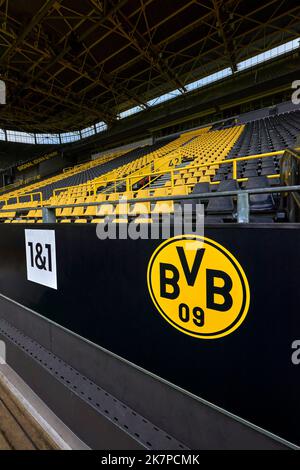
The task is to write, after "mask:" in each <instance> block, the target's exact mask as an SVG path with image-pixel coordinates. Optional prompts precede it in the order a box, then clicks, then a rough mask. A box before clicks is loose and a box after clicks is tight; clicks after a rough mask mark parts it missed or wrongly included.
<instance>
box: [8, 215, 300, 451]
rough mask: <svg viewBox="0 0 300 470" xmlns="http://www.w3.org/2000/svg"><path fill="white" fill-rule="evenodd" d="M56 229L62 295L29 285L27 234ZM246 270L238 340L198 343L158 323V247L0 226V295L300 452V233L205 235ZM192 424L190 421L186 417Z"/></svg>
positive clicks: (230, 228)
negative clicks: (299, 344) (151, 285)
mask: <svg viewBox="0 0 300 470" xmlns="http://www.w3.org/2000/svg"><path fill="white" fill-rule="evenodd" d="M25 228H26V229H28V228H33V229H44V228H47V229H54V230H55V235H56V258H57V286H58V289H57V290H55V289H52V288H48V287H45V286H42V285H39V284H36V283H34V282H31V281H28V280H27V272H26V256H25V236H24V230H25ZM205 235H206V237H209V238H210V239H213V240H215V241H216V242H218V243H220V244H221V245H223V246H224V247H225V248H227V249H228V250H229V251H230V252H231V253H232V254H233V255H234V256H235V257H236V258H237V260H238V261H239V263H240V264H241V265H242V267H243V268H244V270H245V272H246V275H247V278H248V281H249V285H250V291H251V305H250V309H249V312H248V315H247V317H246V319H245V321H244V322H243V323H242V325H241V326H240V327H239V328H238V329H237V330H236V331H235V332H233V333H232V334H230V335H228V336H225V337H223V338H219V339H215V340H201V339H199V338H194V337H191V336H188V335H185V334H183V333H181V332H180V331H178V330H176V329H175V328H173V327H172V326H171V325H170V324H169V323H168V322H166V321H165V320H164V319H163V318H162V316H161V315H160V314H159V313H158V311H157V310H156V308H155V306H154V305H153V302H152V300H151V298H150V295H149V291H148V287H147V266H148V263H149V260H150V258H151V255H152V253H153V252H154V250H155V248H156V247H157V246H158V245H159V244H160V243H161V240H137V241H133V240H107V241H100V240H99V239H98V238H97V236H96V228H95V227H94V226H90V225H89V226H79V225H78V226H76V225H75V226H74V225H72V226H68V225H55V226H54V225H53V226H51V225H49V226H48V225H47V226H41V227H37V226H29V225H26V227H24V226H20V225H19V226H17V225H3V224H2V225H1V226H0V240H1V244H0V260H1V263H0V293H1V294H4V295H6V296H8V297H10V298H12V299H14V300H16V301H18V302H20V303H21V304H23V305H25V306H27V307H30V308H31V309H33V310H35V311H36V312H38V313H40V314H42V315H44V316H45V317H47V318H49V319H51V320H53V321H55V322H57V323H59V324H60V325H63V326H64V327H66V328H68V329H70V330H72V331H74V332H76V333H78V334H80V335H81V336H83V337H85V338H88V339H90V340H91V341H93V342H95V343H97V344H99V345H101V346H102V347H104V348H107V349H108V350H110V351H113V352H114V353H116V354H118V355H119V356H121V357H123V358H125V359H127V360H129V361H131V362H133V363H135V364H137V365H138V366H141V367H143V368H145V369H147V370H148V371H150V372H153V373H155V374H157V375H159V376H160V377H163V378H164V379H166V380H168V381H170V382H172V383H174V384H176V385H178V386H180V387H182V388H184V389H186V390H188V391H190V392H192V393H194V394H195V395H198V396H201V397H202V398H204V399H206V400H208V401H210V402H212V403H214V404H216V405H219V406H221V407H223V408H225V409H226V410H228V411H231V412H233V413H235V414H237V415H239V416H241V417H243V418H245V419H247V420H249V421H251V422H253V423H254V424H256V425H258V426H261V427H263V428H265V429H267V430H268V431H271V432H274V433H275V434H278V435H280V436H281V437H283V438H285V439H288V440H290V441H292V442H294V443H296V444H298V445H299V444H300V436H299V434H300V431H299V426H298V419H299V418H300V412H299V408H298V394H299V386H300V365H299V366H297V365H294V364H293V363H292V360H291V356H292V353H293V350H292V347H291V346H292V343H293V341H294V340H297V339H299V340H300V313H299V311H300V310H299V305H300V289H299V286H298V284H299V283H298V271H299V266H300V227H298V226H292V225H290V226H284V225H282V226H273V227H272V228H271V227H266V226H265V227H264V226H262V225H261V226H259V227H258V226H251V227H250V226H237V225H226V226H224V227H222V228H219V227H213V226H212V227H208V228H206V232H205ZM187 419H188V417H187Z"/></svg>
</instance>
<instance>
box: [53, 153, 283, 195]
mask: <svg viewBox="0 0 300 470" xmlns="http://www.w3.org/2000/svg"><path fill="white" fill-rule="evenodd" d="M285 151H286V149H285V150H279V151H276V152H267V153H263V154H257V155H249V156H246V157H237V158H231V159H227V160H226V159H224V160H220V161H215V162H210V163H204V164H199V163H198V164H195V165H189V166H187V167H186V168H185V169H184V170H181V169H180V168H176V167H170V168H164V169H163V170H159V171H157V170H154V171H151V172H149V171H146V172H141V173H140V174H139V175H138V178H139V180H142V179H144V178H147V177H150V181H149V183H147V184H146V185H144V187H143V189H145V188H147V187H149V189H151V186H149V185H151V182H153V181H155V180H157V179H158V178H159V177H160V176H163V175H167V174H170V183H171V184H170V186H169V187H171V188H174V186H175V183H176V178H175V177H174V176H175V174H176V173H179V172H184V171H185V173H188V172H189V171H190V170H196V171H197V170H199V171H201V170H203V171H206V170H207V169H208V168H209V167H211V166H215V165H217V166H218V167H220V166H222V165H228V164H229V165H232V179H234V180H236V181H237V182H244V181H247V180H248V178H238V177H237V164H238V162H243V161H248V160H257V159H264V158H268V157H271V156H278V155H283V154H284V152H285ZM279 176H280V175H279V174H273V175H268V176H267V177H268V178H269V179H273V178H279ZM136 182H137V175H136V173H135V172H134V173H133V174H131V175H128V176H126V177H124V176H123V177H120V178H112V179H106V180H103V181H98V182H97V181H95V182H90V183H85V184H84V185H82V187H84V189H83V193H86V192H89V193H91V194H94V195H96V194H97V191H98V190H99V188H101V187H107V186H108V185H110V188H111V189H112V190H113V191H112V192H114V193H115V192H117V191H116V189H117V188H118V186H119V185H120V183H123V184H125V186H126V191H132V186H133V185H134V184H135V183H136ZM219 183H220V182H219V181H215V182H211V183H210V184H213V185H218V184H219ZM194 184H195V183H191V184H190V185H189V184H187V183H184V185H185V186H193V185H194ZM73 188H74V186H73V187H72V189H73ZM62 191H66V192H68V193H69V194H71V192H72V190H71V189H70V187H67V188H58V189H56V190H55V191H54V195H56V194H58V193H59V192H62ZM83 195H84V194H83Z"/></svg>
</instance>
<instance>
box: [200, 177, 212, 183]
mask: <svg viewBox="0 0 300 470" xmlns="http://www.w3.org/2000/svg"><path fill="white" fill-rule="evenodd" d="M200 183H210V177H209V176H202V177H201V178H200Z"/></svg>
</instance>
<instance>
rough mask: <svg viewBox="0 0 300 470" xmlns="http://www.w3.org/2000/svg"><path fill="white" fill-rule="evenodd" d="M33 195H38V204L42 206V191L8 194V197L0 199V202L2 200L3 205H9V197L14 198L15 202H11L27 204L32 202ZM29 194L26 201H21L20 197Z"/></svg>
mask: <svg viewBox="0 0 300 470" xmlns="http://www.w3.org/2000/svg"><path fill="white" fill-rule="evenodd" d="M35 195H39V197H40V199H39V202H40V205H41V206H42V205H43V193H41V192H40V191H36V192H34V193H28V194H17V195H15V196H11V195H10V196H9V197H8V198H5V199H2V200H1V202H4V207H5V206H7V205H10V204H8V201H9V200H10V199H16V202H14V203H13V204H14V205H15V204H29V202H31V203H32V202H33V201H34V196H35ZM28 196H29V201H28V202H26V203H25V202H21V201H20V199H21V198H23V197H28Z"/></svg>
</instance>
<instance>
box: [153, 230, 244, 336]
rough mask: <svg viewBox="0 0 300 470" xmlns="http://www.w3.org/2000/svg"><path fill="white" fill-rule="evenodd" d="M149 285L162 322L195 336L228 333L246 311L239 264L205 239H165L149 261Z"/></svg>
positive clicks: (214, 243)
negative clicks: (165, 321) (162, 319)
mask: <svg viewBox="0 0 300 470" xmlns="http://www.w3.org/2000/svg"><path fill="white" fill-rule="evenodd" d="M147 282H148V288H149V292H150V295H151V298H152V300H153V302H154V304H155V306H156V308H157V309H158V311H159V312H160V314H161V315H162V316H163V317H164V319H165V320H167V321H168V322H169V323H170V324H171V325H172V326H174V327H175V328H177V329H178V330H180V331H181V332H182V333H185V334H187V335H190V336H195V337H197V338H204V339H211V338H220V337H222V336H226V335H228V334H230V333H232V332H233V331H234V330H236V329H237V328H238V327H239V326H240V325H241V324H242V322H243V321H244V320H245V317H246V315H247V312H248V309H249V303H250V291H249V284H248V280H247V278H246V275H245V273H244V271H243V269H242V267H241V265H240V264H239V263H238V261H237V260H236V259H235V258H234V256H233V255H232V254H231V253H230V252H229V251H228V250H226V249H225V248H224V247H223V246H221V245H219V243H217V242H215V241H214V240H210V239H209V238H205V237H201V236H196V235H180V236H178V237H174V238H170V239H169V240H166V241H165V242H164V243H162V244H161V245H160V246H159V247H158V248H157V249H156V250H155V252H154V253H153V255H152V257H151V259H150V262H149V265H148V272H147Z"/></svg>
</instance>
